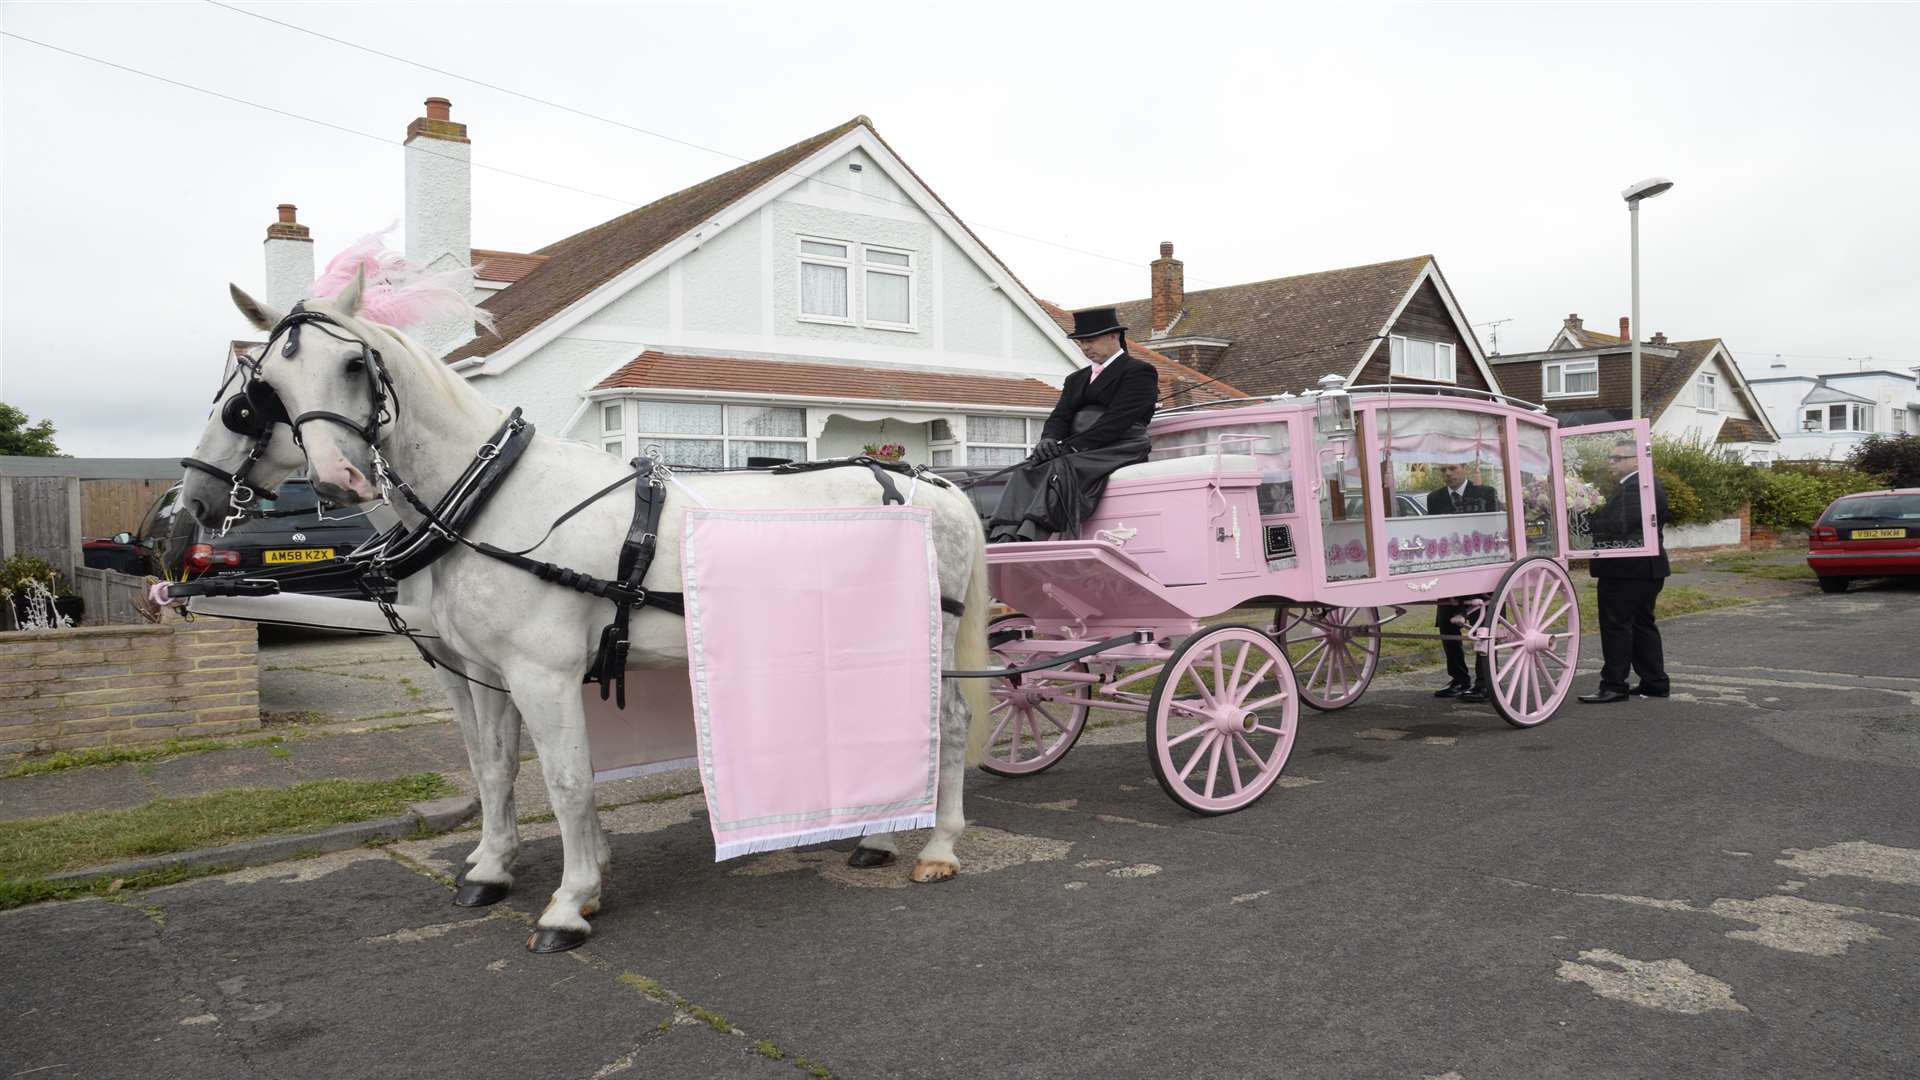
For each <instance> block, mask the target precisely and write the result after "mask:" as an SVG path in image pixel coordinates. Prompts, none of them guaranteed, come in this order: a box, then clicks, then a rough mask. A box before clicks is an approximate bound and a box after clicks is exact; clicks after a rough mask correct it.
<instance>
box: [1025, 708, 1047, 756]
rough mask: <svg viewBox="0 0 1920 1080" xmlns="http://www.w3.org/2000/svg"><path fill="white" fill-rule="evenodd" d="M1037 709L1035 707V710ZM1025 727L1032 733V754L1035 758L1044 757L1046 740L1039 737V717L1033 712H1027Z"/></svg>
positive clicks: (1045, 754)
mask: <svg viewBox="0 0 1920 1080" xmlns="http://www.w3.org/2000/svg"><path fill="white" fill-rule="evenodd" d="M1038 711H1039V710H1037V709H1036V710H1035V712H1038ZM1027 729H1028V730H1029V731H1031V732H1032V733H1033V756H1034V757H1036V758H1043V757H1046V756H1047V741H1046V740H1045V739H1042V738H1041V737H1040V719H1039V717H1037V716H1035V715H1034V713H1028V714H1027Z"/></svg>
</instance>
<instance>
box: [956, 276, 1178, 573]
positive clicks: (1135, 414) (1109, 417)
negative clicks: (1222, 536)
mask: <svg viewBox="0 0 1920 1080" xmlns="http://www.w3.org/2000/svg"><path fill="white" fill-rule="evenodd" d="M1126 333H1127V328H1126V327H1124V326H1121V325H1120V319H1119V315H1118V313H1117V312H1116V311H1115V310H1114V309H1113V308H1093V309H1091V310H1089V311H1076V312H1074V313H1073V333H1071V334H1068V335H1067V336H1068V337H1069V338H1072V339H1073V340H1074V341H1075V342H1076V343H1078V344H1079V346H1080V351H1081V352H1082V353H1083V354H1085V355H1086V358H1087V362H1088V365H1089V366H1087V367H1084V368H1081V369H1080V370H1078V371H1075V372H1074V373H1073V374H1071V375H1068V376H1067V381H1066V385H1065V386H1063V387H1061V389H1060V400H1059V401H1058V402H1057V403H1056V404H1055V405H1054V407H1053V413H1052V415H1050V416H1048V417H1047V423H1046V426H1045V427H1044V428H1042V429H1041V432H1040V441H1039V442H1038V443H1037V444H1035V445H1034V448H1033V454H1032V455H1031V456H1030V457H1029V458H1028V459H1027V464H1026V466H1025V467H1024V468H1022V469H1020V470H1019V471H1018V472H1016V473H1014V474H1013V475H1012V476H1011V477H1010V478H1009V479H1008V481H1007V489H1006V491H1004V492H1003V493H1001V496H1000V504H999V506H997V507H995V508H994V511H993V516H992V517H991V518H989V519H988V522H987V540H988V542H989V543H1007V542H1012V541H1020V540H1045V539H1047V538H1048V536H1050V535H1052V534H1055V533H1059V534H1063V535H1067V536H1071V535H1073V534H1074V533H1075V532H1076V531H1077V530H1078V529H1079V527H1080V523H1081V522H1082V521H1085V520H1086V519H1087V517H1088V515H1090V514H1092V513H1093V508H1094V506H1095V505H1097V504H1098V503H1099V501H1100V493H1101V492H1102V491H1103V490H1105V488H1106V486H1107V477H1108V475H1110V474H1111V473H1112V472H1113V471H1114V470H1115V469H1118V468H1121V467H1122V466H1126V465H1133V464H1136V463H1138V462H1142V461H1145V460H1147V449H1148V444H1147V421H1149V420H1151V419H1153V407H1154V404H1155V402H1156V400H1157V398H1158V396H1159V392H1160V374H1159V372H1158V371H1157V370H1155V368H1154V366H1153V365H1152V364H1149V363H1147V362H1146V361H1145V360H1142V359H1140V358H1138V357H1135V356H1130V355H1128V353H1127V341H1126Z"/></svg>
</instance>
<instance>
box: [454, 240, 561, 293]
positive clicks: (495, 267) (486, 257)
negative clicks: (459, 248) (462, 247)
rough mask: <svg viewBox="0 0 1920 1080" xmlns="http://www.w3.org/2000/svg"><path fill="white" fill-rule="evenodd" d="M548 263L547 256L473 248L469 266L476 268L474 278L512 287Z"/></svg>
mask: <svg viewBox="0 0 1920 1080" xmlns="http://www.w3.org/2000/svg"><path fill="white" fill-rule="evenodd" d="M546 261H547V257H546V256H545V255H527V254H524V253H522V252H518V251H496V250H494V249H493V248H473V249H472V252H471V261H470V262H469V264H468V265H470V266H472V267H473V268H474V270H475V273H474V277H475V278H476V279H478V280H480V281H504V282H506V283H507V284H509V285H511V284H513V283H514V282H516V281H519V280H520V279H521V278H523V277H526V276H527V275H528V274H531V273H533V272H534V271H535V270H536V269H538V268H539V267H540V264H541V263H544V262H546Z"/></svg>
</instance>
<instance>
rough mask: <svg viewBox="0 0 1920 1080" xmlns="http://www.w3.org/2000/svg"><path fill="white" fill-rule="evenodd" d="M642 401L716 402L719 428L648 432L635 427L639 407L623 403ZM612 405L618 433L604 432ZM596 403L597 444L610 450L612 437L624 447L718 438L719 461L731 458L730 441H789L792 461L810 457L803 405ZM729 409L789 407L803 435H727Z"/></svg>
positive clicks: (808, 427)
mask: <svg viewBox="0 0 1920 1080" xmlns="http://www.w3.org/2000/svg"><path fill="white" fill-rule="evenodd" d="M642 401H644V402H645V403H646V404H649V405H719V406H720V407H721V408H720V430H719V431H718V432H714V433H711V434H709V433H707V432H690V431H675V432H661V431H651V432H649V431H639V430H636V429H637V427H638V425H639V423H640V410H639V409H637V408H627V407H626V406H627V405H629V404H638V403H640V402H642ZM615 404H618V405H620V406H621V409H620V413H621V420H622V423H621V428H622V430H621V432H620V433H619V434H618V435H617V436H616V435H615V434H613V433H611V432H606V431H605V430H604V428H605V423H606V420H605V417H606V414H607V412H606V407H607V406H608V405H615ZM599 406H600V416H601V418H602V419H601V425H602V428H603V431H602V435H601V443H600V445H601V448H602V449H610V448H611V445H612V443H613V441H614V439H616V438H618V439H620V440H621V441H622V444H623V446H624V447H628V448H632V447H640V446H645V445H646V444H647V441H648V440H653V441H656V442H671V441H674V440H684V441H695V442H712V441H714V440H716V439H718V440H719V441H720V460H721V462H723V463H724V462H727V461H730V460H731V459H732V456H733V444H734V443H737V442H751V443H790V444H792V445H793V447H794V451H795V452H794V454H793V455H792V457H793V460H795V461H811V460H813V439H812V437H811V436H809V435H807V434H805V432H807V431H810V430H811V429H812V426H811V425H812V421H811V418H810V417H809V415H808V412H807V408H806V407H805V406H803V405H790V404H787V403H785V402H780V401H767V402H741V401H729V402H718V401H700V400H697V399H694V398H654V397H650V398H601V399H600V401H599ZM731 409H792V410H793V411H795V412H797V413H799V414H800V430H801V432H802V434H800V435H733V434H730V433H728V431H727V419H728V417H727V413H728V411H729V410H731ZM638 453H639V452H638V451H637V450H631V451H629V452H623V453H622V454H621V457H622V458H623V459H630V458H633V457H637V456H638ZM723 467H725V468H733V466H731V465H724V466H723Z"/></svg>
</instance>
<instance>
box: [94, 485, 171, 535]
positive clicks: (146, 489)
mask: <svg viewBox="0 0 1920 1080" xmlns="http://www.w3.org/2000/svg"><path fill="white" fill-rule="evenodd" d="M173 483H174V481H172V480H124V479H115V480H82V481H80V535H81V536H112V535H113V534H114V533H117V532H136V531H138V530H139V528H140V522H141V521H143V520H145V518H146V516H147V511H148V510H150V509H152V508H153V503H154V500H156V499H158V498H159V497H160V494H161V492H164V491H166V490H167V488H168V487H169V486H170V485H171V484H173Z"/></svg>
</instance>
